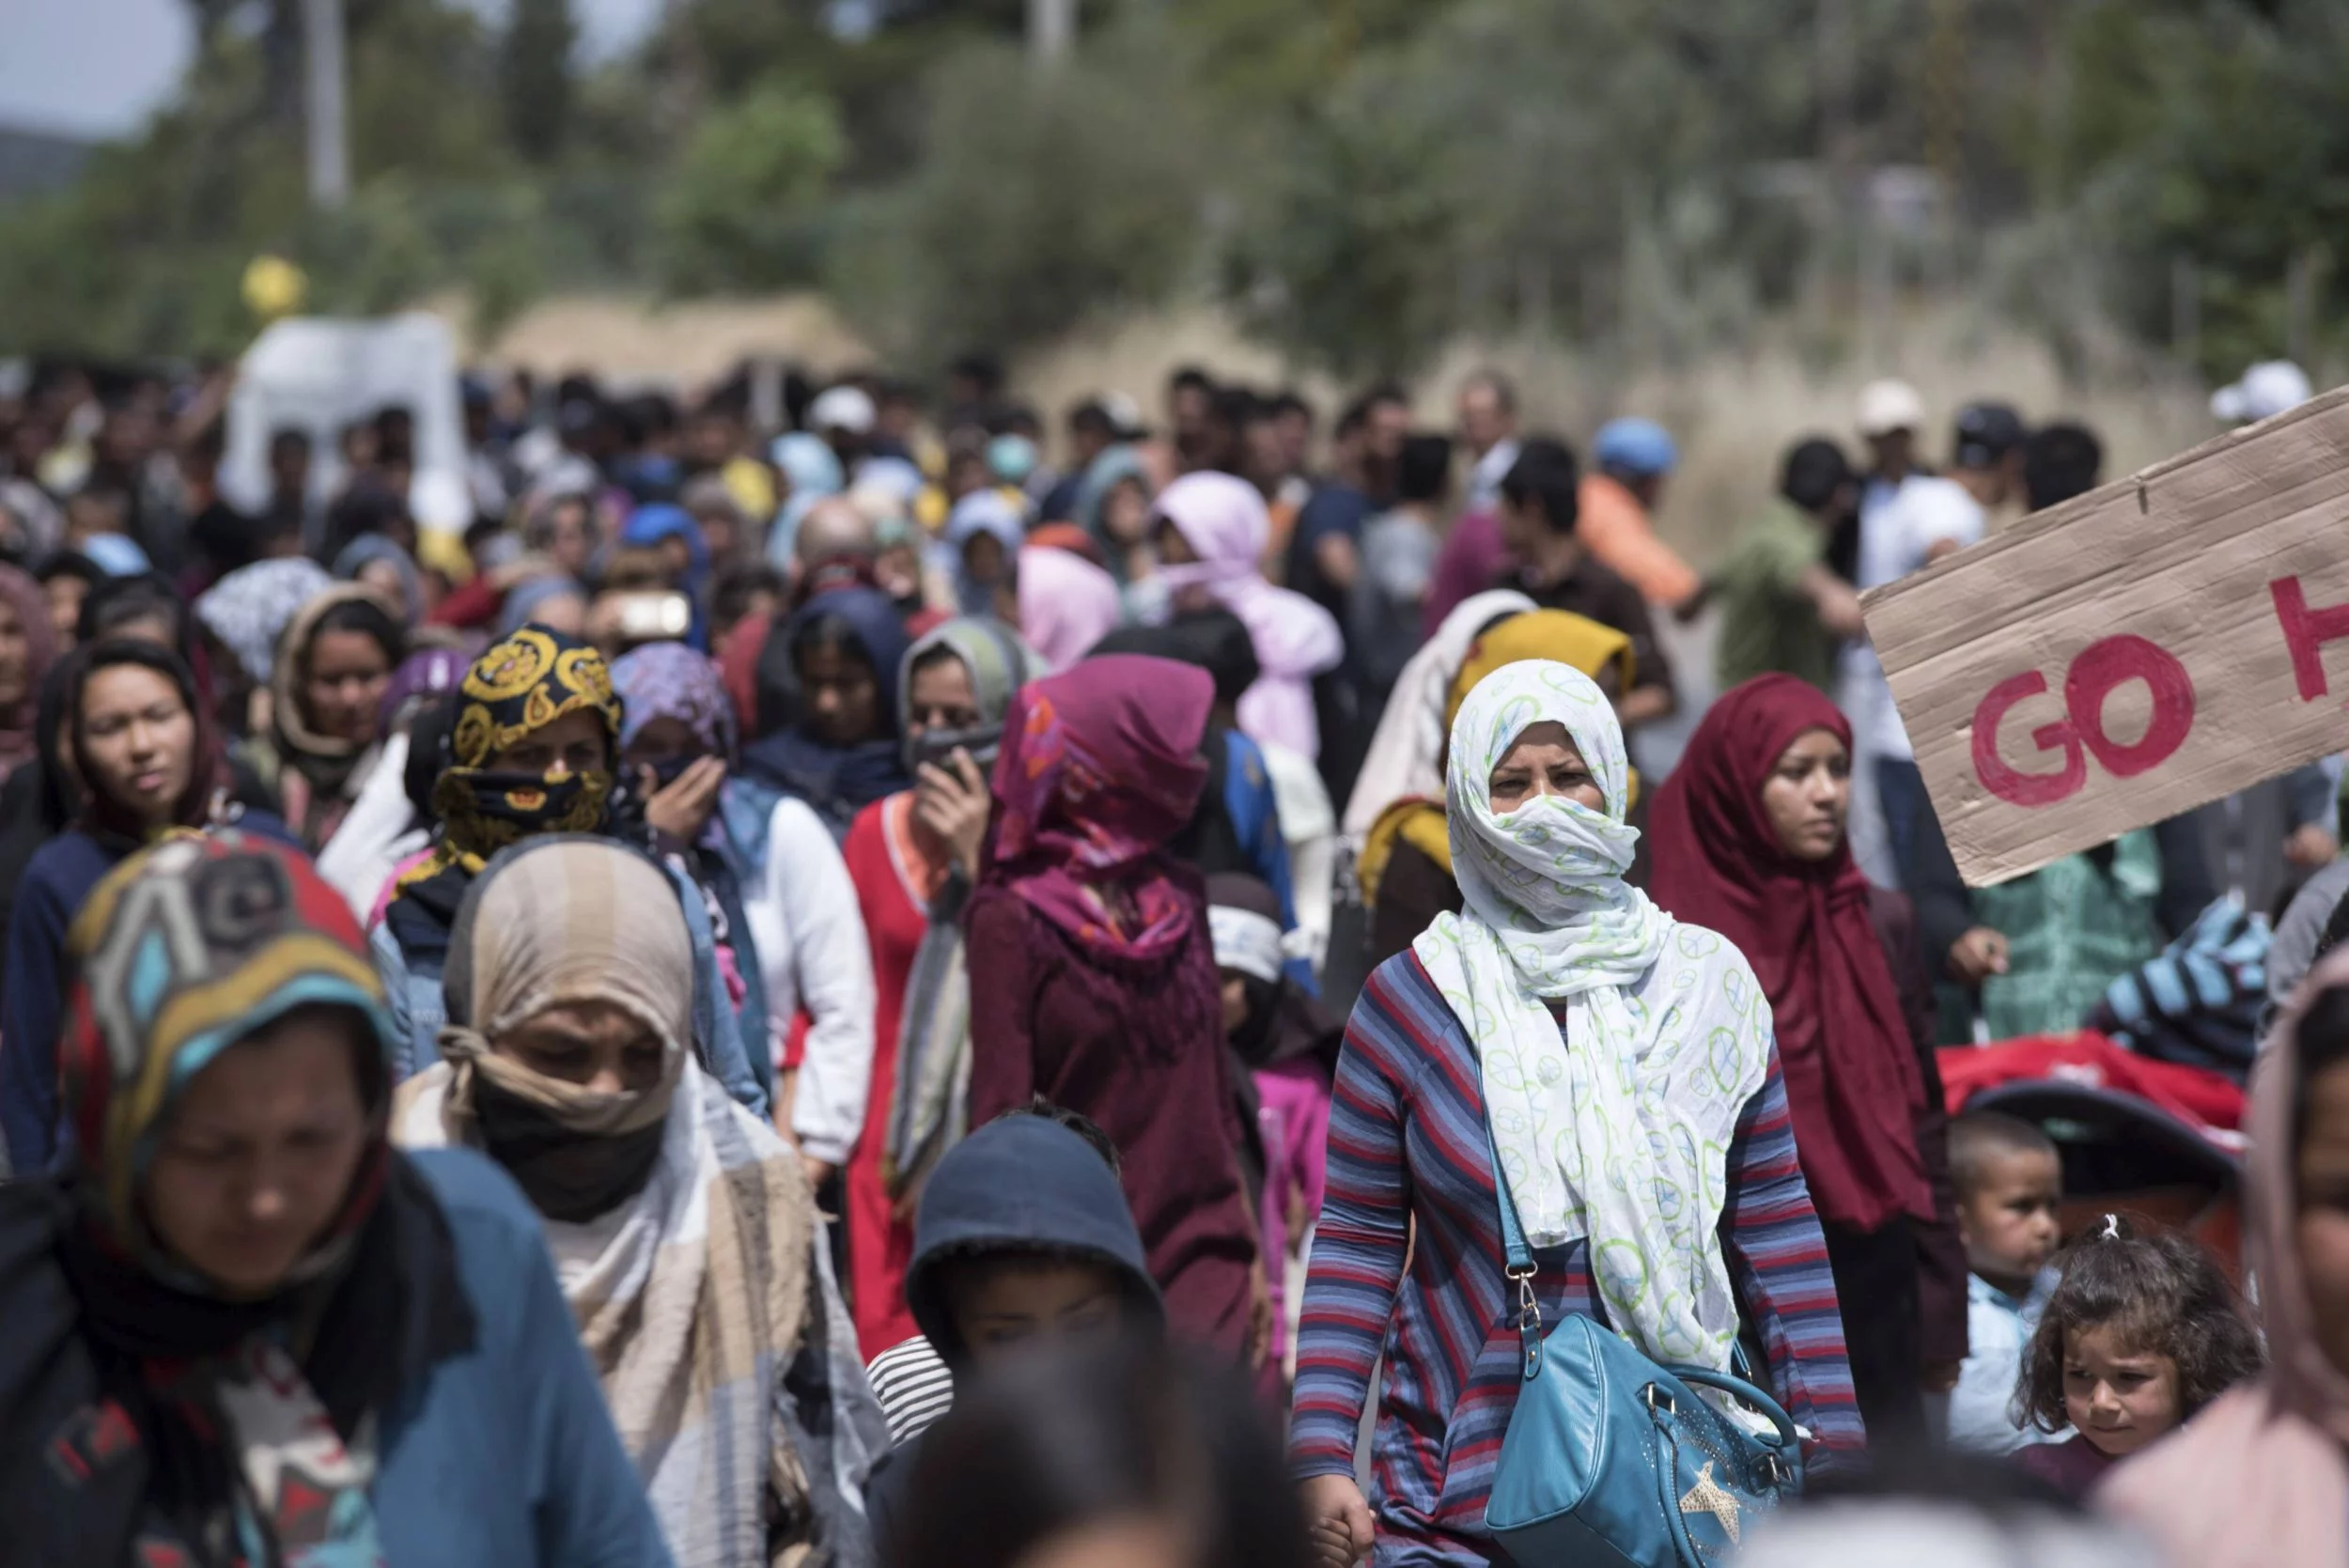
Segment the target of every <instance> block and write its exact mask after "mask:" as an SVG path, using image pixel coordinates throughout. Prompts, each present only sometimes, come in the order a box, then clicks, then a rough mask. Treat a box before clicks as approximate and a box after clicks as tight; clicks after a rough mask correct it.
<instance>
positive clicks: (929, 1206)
mask: <svg viewBox="0 0 2349 1568" xmlns="http://www.w3.org/2000/svg"><path fill="white" fill-rule="evenodd" d="M1005 1253H1017V1254H1024V1255H1027V1256H1035V1255H1038V1254H1042V1255H1046V1256H1050V1257H1057V1258H1067V1259H1071V1260H1076V1261H1081V1262H1085V1263H1094V1264H1099V1265H1103V1266H1105V1267H1108V1268H1111V1269H1113V1270H1115V1271H1116V1272H1117V1274H1118V1276H1119V1278H1120V1279H1121V1281H1123V1282H1124V1284H1125V1286H1126V1306H1127V1315H1128V1327H1131V1328H1136V1329H1140V1330H1142V1331H1143V1332H1147V1333H1151V1334H1160V1333H1163V1332H1164V1331H1165V1327H1166V1307H1165V1304H1164V1303H1163V1302H1162V1301H1161V1300H1160V1299H1159V1287H1158V1285H1157V1283H1156V1282H1155V1281H1152V1279H1151V1278H1150V1272H1149V1269H1148V1267H1147V1266H1146V1265H1145V1262H1144V1255H1143V1246H1142V1234H1141V1233H1140V1232H1139V1231H1137V1230H1136V1229H1135V1228H1134V1217H1133V1211H1132V1210H1131V1209H1130V1208H1128V1206H1127V1203H1126V1192H1125V1188H1122V1187H1120V1186H1119V1185H1118V1178H1117V1172H1115V1171H1114V1170H1112V1168H1111V1166H1110V1164H1109V1162H1108V1161H1107V1160H1106V1159H1104V1158H1102V1157H1101V1155H1100V1154H1099V1152H1098V1151H1097V1150H1096V1149H1095V1148H1094V1147H1093V1145H1092V1144H1090V1143H1088V1142H1087V1141H1085V1140H1084V1139H1083V1138H1082V1137H1081V1136H1079V1135H1078V1134H1077V1133H1075V1132H1073V1131H1071V1130H1070V1129H1068V1128H1067V1127H1065V1126H1061V1125H1060V1124H1059V1123H1057V1122H1053V1121H1050V1120H1049V1119H1047V1118H1045V1117H1042V1116H1028V1115H1019V1114H1015V1115H1010V1116H1004V1117H1002V1118H1000V1119H999V1120H997V1121H994V1122H990V1123H988V1125H987V1126H983V1127H980V1128H978V1129H977V1130H976V1131H974V1132H972V1134H971V1136H970V1137H968V1138H965V1139H964V1140H963V1141H961V1142H959V1143H957V1144H956V1145H955V1146H954V1147H953V1148H952V1149H949V1150H948V1151H947V1152H946V1155H945V1157H943V1158H941V1160H940V1161H939V1162H938V1168H937V1169H936V1170H935V1171H933V1172H931V1173H930V1179H929V1184H928V1186H926V1188H923V1191H922V1206H921V1211H920V1213H919V1214H918V1215H917V1216H916V1217H915V1219H914V1225H913V1261H912V1263H911V1264H910V1265H908V1267H907V1269H906V1305H907V1306H908V1308H910V1310H911V1311H912V1313H913V1321H914V1322H915V1323H916V1324H918V1325H919V1326H920V1327H921V1329H922V1333H923V1336H924V1337H925V1338H926V1339H927V1340H928V1341H929V1342H930V1345H931V1347H932V1348H933V1349H935V1350H936V1351H937V1352H938V1354H939V1357H940V1358H941V1359H942V1360H943V1361H944V1362H945V1363H946V1365H947V1366H948V1367H949V1368H951V1369H953V1370H954V1371H955V1372H956V1373H957V1374H960V1373H961V1372H962V1371H963V1370H964V1368H965V1367H966V1366H967V1365H968V1364H969V1360H970V1347H969V1346H968V1345H967V1344H965V1343H963V1339H962V1335H961V1333H960V1332H959V1331H958V1330H957V1328H956V1327H955V1319H954V1311H953V1303H952V1302H951V1301H950V1300H949V1299H948V1298H947V1292H946V1285H947V1279H948V1276H949V1274H950V1272H951V1268H950V1266H949V1265H952V1264H953V1263H954V1262H955V1261H956V1260H957V1259H961V1258H977V1257H990V1256H1002V1255H1003V1254H1005ZM921 1441H922V1439H921V1438H920V1437H918V1436H917V1437H914V1438H912V1439H910V1440H909V1441H907V1442H904V1443H901V1444H899V1445H898V1447H897V1448H896V1450H895V1451H894V1452H892V1453H891V1454H890V1455H889V1456H888V1457H887V1459H885V1460H884V1461H883V1462H882V1463H881V1464H880V1465H879V1466H878V1467H876V1468H875V1469H874V1471H873V1478H872V1481H871V1482H870V1483H869V1484H868V1486H867V1488H866V1494H865V1502H866V1509H867V1512H868V1513H869V1514H871V1517H872V1524H873V1536H874V1540H875V1542H876V1543H877V1544H879V1545H881V1547H882V1550H883V1555H884V1556H885V1555H886V1552H887V1543H888V1540H889V1532H890V1527H891V1523H892V1521H893V1520H894V1519H895V1518H896V1517H898V1516H900V1514H901V1511H902V1510H903V1508H904V1507H905V1498H904V1490H905V1486H906V1483H907V1479H908V1478H909V1477H910V1476H911V1475H912V1473H913V1470H914V1466H915V1463H916V1459H917V1455H918V1452H919V1450H920V1447H921Z"/></svg>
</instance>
